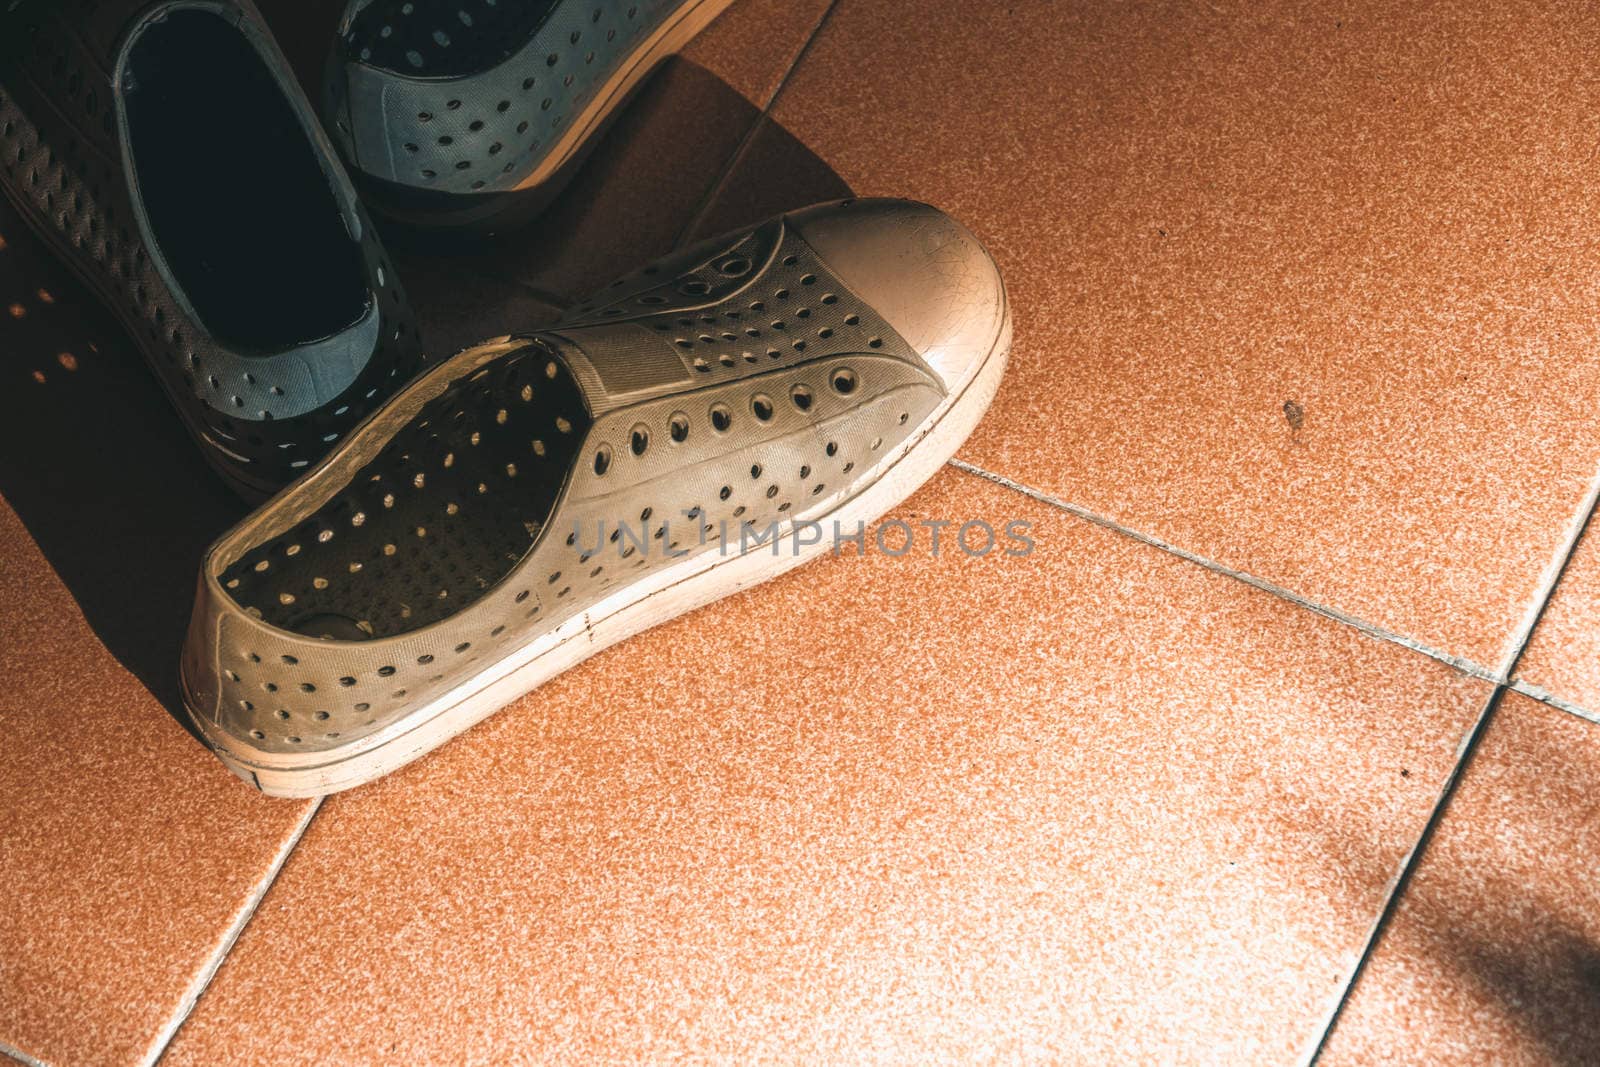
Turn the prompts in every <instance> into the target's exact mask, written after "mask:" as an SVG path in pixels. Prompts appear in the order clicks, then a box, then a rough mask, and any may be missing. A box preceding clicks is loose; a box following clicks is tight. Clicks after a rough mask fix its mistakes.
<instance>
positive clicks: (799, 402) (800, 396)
mask: <svg viewBox="0 0 1600 1067" xmlns="http://www.w3.org/2000/svg"><path fill="white" fill-rule="evenodd" d="M789 399H790V400H791V401H793V403H794V406H795V407H797V408H799V409H800V410H801V411H810V410H811V401H812V396H811V389H810V388H809V387H808V386H804V385H797V386H795V387H794V388H793V389H791V390H789Z"/></svg>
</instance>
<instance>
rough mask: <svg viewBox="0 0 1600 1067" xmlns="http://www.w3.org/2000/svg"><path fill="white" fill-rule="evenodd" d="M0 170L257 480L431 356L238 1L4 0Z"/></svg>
mask: <svg viewBox="0 0 1600 1067" xmlns="http://www.w3.org/2000/svg"><path fill="white" fill-rule="evenodd" d="M0 189H3V190H4V192H5V195H6V196H7V197H8V198H9V199H10V200H11V201H13V202H14V203H15V204H16V206H17V208H18V210H19V211H20V213H21V215H22V216H23V218H24V219H25V220H26V221H27V222H28V223H30V224H31V225H32V227H33V228H34V229H35V230H37V231H38V232H39V233H40V234H41V235H42V236H43V238H44V239H45V241H46V242H47V243H48V244H49V245H50V246H51V247H52V248H53V249H54V250H55V252H56V253H57V254H58V255H59V256H60V257H61V258H62V259H63V260H65V261H66V262H67V264H68V265H69V266H70V267H71V268H72V269H73V271H74V272H75V273H76V274H77V275H78V276H79V277H80V278H81V279H82V280H83V281H84V282H85V283H86V284H87V285H88V286H89V288H90V289H91V290H92V291H93V292H95V293H96V294H97V295H98V296H99V297H100V298H101V299H102V300H103V301H104V302H105V303H106V305H107V306H108V307H110V308H111V310H112V311H113V312H114V313H115V314H116V315H117V317H118V318H119V319H121V321H122V323H123V325H124V326H126V327H127V329H128V330H129V332H130V333H132V334H133V336H134V338H135V339H136V340H137V342H138V344H139V347H140V349H141V350H142V351H143V352H144V354H145V357H146V358H147V359H148V361H149V363H150V366H151V367H152V368H153V369H154V371H155V373H156V376H157V377H158V378H159V379H160V380H161V383H162V385H163V386H164V387H165V389H166V392H167V394H168V395H169V396H170V397H171V399H172V402H173V404H174V405H175V406H176V407H177V409H178V412H179V414H180V415H181V416H182V417H183V420H184V422H185V423H186V424H187V425H188V427H189V429H190V431H191V432H192V433H193V435H194V437H195V439H196V440H197V441H198V442H199V443H200V445H201V448H202V449H203V450H204V451H205V454H206V456H207V458H208V459H209V460H210V462H211V464H212V465H213V466H214V467H216V469H217V470H218V471H220V472H221V473H222V475H223V476H224V477H225V478H226V479H227V480H228V481H229V482H230V483H231V484H233V485H234V486H235V487H236V488H237V489H238V490H239V491H241V492H242V493H244V494H246V495H247V496H253V497H259V496H262V495H265V494H267V493H270V492H272V491H274V490H276V489H277V488H278V487H280V486H282V485H283V484H285V483H286V482H289V481H291V480H292V479H294V478H295V477H296V476H297V475H298V474H299V473H300V472H301V471H302V470H303V469H305V468H306V467H308V466H309V465H311V464H312V463H314V462H315V461H316V460H317V459H319V458H320V457H321V456H322V455H323V454H324V453H325V452H326V451H327V450H328V449H329V448H330V447H331V446H332V445H333V443H334V442H335V441H337V440H338V439H339V438H340V437H341V436H343V434H344V433H345V432H346V431H347V430H349V429H350V428H351V427H353V426H354V425H355V424H356V423H358V422H359V421H361V419H362V418H363V417H364V416H365V415H366V414H367V413H368V412H370V411H372V410H373V409H374V408H376V407H377V406H379V405H380V404H382V403H383V401H384V400H386V399H388V397H389V396H390V395H391V394H392V393H393V392H394V391H395V390H396V389H398V388H399V387H400V386H401V385H403V384H404V383H405V382H406V381H407V380H408V379H410V378H411V377H412V376H413V375H414V374H415V373H416V372H417V371H418V370H420V369H421V366H422V357H421V355H420V350H419V345H418V336H417V329H416V325H415V323H414V321H413V319H412V316H411V313H410V311H409V309H408V308H407V306H406V302H405V297H404V295H403V294H402V292H401V290H400V283H399V281H398V280H397V279H396V278H395V276H394V268H393V267H392V266H391V265H390V264H389V261H388V259H387V258H386V257H385V255H384V251H383V248H382V247H381V246H380V245H379V243H378V241H377V238H376V236H375V234H374V233H373V228H372V224H371V222H370V221H369V220H368V218H367V216H366V214H365V212H364V211H363V210H362V207H361V204H360V203H359V201H358V200H357V199H356V194H355V190H354V189H353V188H352V186H351V183H350V180H349V177H348V175H347V174H346V173H345V171H344V169H343V167H342V166H341V165H340V163H339V161H338V158H337V156H336V155H335V154H334V152H333V149H332V147H331V145H330V144H329V142H328V140H327V138H326V137H325V135H324V134H323V132H322V130H321V128H320V127H319V125H318V123H317V120H316V117H315V115H314V114H313V111H312V108H311V106H310V105H309V104H308V102H307V101H306V99H305V97H304V95H303V94H302V93H301V92H300V90H299V88H298V87H297V86H296V84H295V81H294V78H293V76H292V75H291V74H290V72H289V69H288V67H287V65H286V64H285V62H284V58H283V56H282V54H281V53H280V52H279V50H278V48H277V46H276V45H275V44H274V43H273V41H272V39H271V37H270V36H269V34H268V32H267V30H266V29H265V27H264V25H263V24H262V22H261V19H260V17H259V15H258V14H257V12H256V10H255V8H254V7H253V6H252V5H251V4H250V3H249V2H248V0H210V2H202V3H193V2H187V3H175V2H171V0H157V2H152V0H109V2H99V3H94V2H85V0H76V2H66V0H52V2H36V0H21V2H17V0H12V2H11V3H9V4H7V3H5V0H0Z"/></svg>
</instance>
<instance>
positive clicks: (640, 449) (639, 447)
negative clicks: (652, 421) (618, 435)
mask: <svg viewBox="0 0 1600 1067" xmlns="http://www.w3.org/2000/svg"><path fill="white" fill-rule="evenodd" d="M628 447H629V449H631V450H632V452H633V454H634V455H636V456H642V455H644V454H645V450H646V449H648V448H649V447H650V427H648V426H646V425H644V424H643V423H640V424H639V425H637V426H635V427H634V428H633V430H632V431H631V432H630V433H629V434H628Z"/></svg>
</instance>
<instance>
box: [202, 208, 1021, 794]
mask: <svg viewBox="0 0 1600 1067" xmlns="http://www.w3.org/2000/svg"><path fill="white" fill-rule="evenodd" d="M1010 341H1011V318H1010V313H1009V308H1008V305H1007V302H1006V295H1005V288H1004V286H1003V285H1002V283H1001V280H1000V276H999V273H998V272H997V270H996V269H995V266H994V263H993V261H992V260H991V259H990V258H989V256H988V254H987V253H986V252H985V251H984V249H983V248H982V246H981V245H980V244H979V243H978V241H977V240H976V239H975V238H974V237H973V236H972V235H971V234H970V233H968V232H967V231H966V230H965V229H964V228H963V227H962V226H961V225H960V224H958V223H956V222H954V221H953V220H951V219H950V218H948V217H947V216H945V215H943V214H941V213H939V212H938V211H936V210H934V209H933V208H930V207H926V206H924V205H921V204H915V203H911V202H908V201H900V200H859V201H842V202H839V203H833V204H824V205H819V206H817V207H812V208H807V209H805V210H802V211H796V212H792V213H789V214H787V215H783V216H780V217H778V218H775V219H772V220H770V221H769V222H766V223H764V224H762V225H760V226H756V227H754V228H752V229H748V230H744V231H740V232H736V233H733V234H729V235H726V236H723V237H719V238H715V239H713V240H711V241H708V242H705V243H703V244H700V245H698V246H696V247H695V248H693V249H690V250H688V251H685V252H683V253H681V254H677V255H674V256H672V257H669V258H667V259H665V260H663V261H661V262H659V263H657V264H655V265H653V266H649V267H646V268H645V269H644V270H642V271H640V272H637V273H635V274H632V275H629V276H627V277H625V278H622V279H620V280H618V281H617V282H615V283H613V284H612V285H611V286H610V287H609V288H607V289H605V290H603V291H602V292H600V293H598V294H597V295H595V297H594V298H592V299H591V300H590V301H589V302H587V303H585V304H583V305H581V306H580V307H577V308H575V309H573V311H572V312H571V313H569V314H568V316H567V317H566V318H565V319H564V320H563V321H562V322H561V323H559V324H558V325H556V326H555V327H554V328H552V329H550V330H548V331H545V332H541V333H537V334H533V335H531V336H526V337H508V338H502V339H499V340H496V341H492V342H489V343H487V344H484V345H481V346H479V347H476V348H471V349H468V350H466V351H464V352H462V353H460V354H459V355H457V356H455V357H453V358H452V359H450V360H448V361H446V362H443V363H441V364H440V365H439V366H437V367H436V368H434V369H433V370H432V371H430V372H429V373H428V374H426V375H425V376H423V377H422V378H419V379H418V380H417V381H415V382H414V383H412V384H411V385H410V386H409V387H408V388H407V389H405V390H404V391H403V392H402V393H401V394H400V395H398V396H397V397H396V398H395V399H394V400H393V401H392V402H391V403H390V404H389V405H388V406H387V407H385V408H384V409H383V410H382V411H380V412H378V413H377V414H376V415H374V416H373V417H372V418H371V419H369V420H368V421H367V422H366V423H365V424H364V425H362V426H361V427H359V428H358V429H357V430H356V431H355V432H354V433H353V434H352V435H351V436H350V437H349V438H347V439H346V441H345V442H344V443H343V444H342V445H341V446H340V447H339V449H338V450H337V451H336V452H334V453H333V454H332V455H330V456H329V457H328V458H327V459H326V460H324V461H323V463H322V464H321V465H319V466H318V467H317V468H316V469H315V470H313V471H312V472H311V473H309V474H308V475H307V476H306V477H305V478H304V479H302V480H301V481H300V482H299V483H298V484H296V485H294V486H292V487H290V488H289V489H288V490H286V491H285V492H284V493H282V494H281V495H280V496H278V497H277V498H276V499H275V500H273V501H272V502H271V503H270V504H268V505H267V506H266V507H264V508H262V509H261V510H259V511H257V512H256V513H255V514H254V515H252V516H250V517H249V518H248V519H246V520H245V521H244V522H243V523H241V524H240V525H239V526H237V527H236V528H234V529H233V530H232V531H230V532H229V533H228V534H226V535H225V536H224V537H223V538H222V539H221V540H219V541H218V542H217V543H216V544H215V545H214V546H213V547H212V548H211V549H210V551H209V552H208V554H207V556H206V558H205V561H204V564H203V568H202V573H201V576H200V587H199V593H198V599H197V603H196V607H195V612H194V616H193V620H192V622H191V626H190V631H189V636H188V642H187V646H186V648H185V650H184V654H183V660H182V672H181V673H182V678H183V688H184V694H185V700H186V703H187V705H188V708H189V710H190V713H191V715H192V717H193V720H194V723H195V725H196V727H197V728H198V731H199V732H200V734H201V735H202V736H203V737H204V738H206V740H207V741H208V742H209V744H210V745H211V746H212V747H213V749H214V750H215V751H216V753H217V755H218V756H220V757H221V758H222V760H223V761H224V762H225V763H226V764H227V765H228V767H229V768H230V769H232V770H233V771H234V772H235V773H237V774H239V775H240V776H241V777H243V778H245V779H246V780H247V781H250V782H252V783H254V784H255V785H256V786H257V787H258V788H260V789H262V790H263V791H265V792H268V793H272V794H275V795H280V796H314V795H320V794H324V793H330V792H334V791H337V790H340V789H346V788H349V787H351V786H354V785H358V784H360V783H363V782H366V781H370V780H371V779H373V778H376V777H378V776H379V775H382V774H385V773H387V772H388V771H390V770H393V769H394V768H396V767H399V766H401V765H403V764H405V763H407V762H408V761H410V760H412V759H415V758H416V757H418V756H420V755H421V754H423V753H425V752H427V751H429V750H430V749H432V748H434V747H436V746H438V745H440V744H442V743H443V742H444V741H446V740H448V739H449V738H451V737H453V736H455V735H456V734H458V733H460V732H461V731H462V730H465V729H466V728H467V727H469V726H471V725H472V724H473V723H474V722H476V721H478V720H479V719H481V718H483V717H484V716H486V715H488V714H490V713H491V712H493V711H494V710H496V709H497V708H499V707H501V706H503V705H504V704H506V703H508V702H509V701H511V700H514V699H515V698H517V697H518V696H520V695H522V694H523V693H526V692H528V691H529V690H531V689H533V688H534V687H536V686H538V685H539V684H540V683H542V682H543V681H544V680H546V679H548V678H550V677H551V676H553V675H555V674H557V673H559V672H560V671H563V670H565V669H567V668H568V667H570V666H572V665H573V664H575V663H577V662H579V661H580V660H583V659H585V658H587V657H588V656H591V655H593V654H594V653H595V652H597V651H599V650H600V649H602V648H605V647H606V646H608V645H610V644H612V643H613V642H616V641H619V640H622V639H623V638H626V637H628V636H629V635H631V634H634V633H637V632H639V631H640V630H643V629H645V628H647V627H650V626H653V625H655V624H656V623H659V622H663V621H665V620H667V619H670V618H673V617H675V616H677V615H680V614H682V613H683V612H685V611H688V610H690V609H692V608H694V607H697V606H699V605H702V604H705V603H707V602H709V601H711V600H714V599H716V598H718V597H721V596H724V595H726V594H728V593H730V592H733V591H734V590H737V589H742V588H747V587H749V586H750V585H753V584H755V583H757V582H760V581H764V580H765V579H767V578H771V577H773V576H775V575H777V574H780V573H782V572H783V571H785V570H787V569H788V568H790V567H792V566H794V565H796V564H797V563H799V562H801V561H803V560H804V559H806V558H808V557H809V556H811V555H814V554H816V553H818V552H823V551H828V550H829V549H830V548H831V547H832V546H833V537H834V535H835V533H836V531H842V533H843V534H844V535H849V534H851V533H852V532H854V531H855V530H856V528H857V524H858V523H866V522H871V521H872V520H874V519H876V518H877V517H879V516H881V515H882V514H883V513H884V512H885V511H887V510H888V509H890V508H891V507H893V506H894V505H895V504H896V503H898V502H899V501H900V500H902V499H903V498H904V497H906V496H907V495H908V494H909V493H911V492H912V491H913V490H914V489H916V488H917V487H918V486H919V485H921V484H922V483H923V482H924V481H925V480H926V479H928V478H929V477H930V476H932V475H933V473H934V472H935V471H936V470H938V468H939V467H940V465H941V464H943V463H944V462H945V461H946V460H947V459H949V458H950V456H951V455H952V454H953V453H954V452H955V450H956V448H957V447H959V445H960V444H961V442H962V441H963V440H965V438H966V436H967V434H968V433H969V432H970V431H971V429H972V428H973V426H974V425H975V424H976V423H977V421H978V419H979V418H980V417H981V416H982V414H983V412H984V411H985V410H986V409H987V407H988V405H989V401H990V399H991V398H992V396H993V395H994V392H995V389H996V387H997V385H998V384H999V381H1000V375H1001V371H1002V369H1003V368H1004V365H1005V361H1006V354H1007V351H1008V349H1009V347H1010ZM836 523H837V524H838V526H837V527H835V524H836ZM813 524H815V525H813ZM802 533H804V534H805V536H800V535H801V534H802ZM774 537H776V538H777V539H778V541H779V542H780V544H781V549H780V550H775V549H774V547H773V540H772V539H773V538H774Z"/></svg>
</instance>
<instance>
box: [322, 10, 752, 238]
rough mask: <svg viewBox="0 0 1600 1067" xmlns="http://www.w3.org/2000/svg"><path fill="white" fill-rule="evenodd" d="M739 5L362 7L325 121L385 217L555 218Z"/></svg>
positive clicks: (449, 225)
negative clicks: (633, 104) (647, 91)
mask: <svg viewBox="0 0 1600 1067" xmlns="http://www.w3.org/2000/svg"><path fill="white" fill-rule="evenodd" d="M729 3H731V0H350V2H349V4H348V6H347V7H346V9H345V14H344V18H343V20H342V22H341V24H340V34H339V39H338V41H337V43H336V44H335V47H334V50H333V54H332V56H331V59H330V62H329V65H328V74H327V79H326V82H325V90H326V91H325V95H324V112H325V116H326V118H327V123H328V128H329V129H330V130H331V131H332V132H333V134H334V137H335V138H336V139H337V141H338V144H339V147H340V150H341V151H342V152H343V153H344V156H345V159H346V160H347V161H348V162H349V164H350V167H351V169H352V170H354V171H356V172H357V173H359V174H360V175H361V176H362V177H363V178H364V179H365V181H364V184H365V185H366V187H367V188H366V191H367V193H368V196H369V199H370V200H371V202H372V203H373V205H374V207H376V208H377V209H378V210H379V211H381V212H383V213H384V214H387V215H390V216H392V217H394V218H396V219H399V220H401V221H403V222H406V223H409V224H411V225H413V226H417V227H421V228H425V229H466V230H468V231H470V232H478V233H492V232H495V231H497V230H499V229H503V228H507V227H511V226H514V225H516V224H518V223H520V222H523V221H526V220H527V219H529V218H531V217H532V216H533V215H536V214H537V213H538V212H539V211H541V210H542V209H543V208H544V207H545V206H546V205H547V204H548V203H549V201H550V200H551V199H553V198H554V196H555V195H556V194H557V193H558V192H560V190H561V189H562V188H563V187H564V186H565V185H566V183H567V182H568V181H569V180H570V179H571V177H572V175H573V173H574V172H575V171H576V170H577V168H578V167H579V166H580V165H581V164H582V162H583V160H584V158H585V157H586V155H587V153H588V151H589V150H590V149H592V148H593V147H594V145H595V143H596V141H597V140H598V139H599V135H600V133H601V132H602V131H603V130H604V129H605V128H606V125H607V124H608V123H609V122H610V120H611V119H612V118H613V117H614V116H615V115H616V114H617V112H618V110H619V109H620V108H621V106H622V104H623V103H624V102H625V101H626V100H627V99H628V97H629V95H630V94H631V93H632V92H633V91H634V90H635V89H636V88H638V87H639V86H640V85H641V84H642V83H643V82H644V80H645V78H646V77H647V76H648V75H649V74H650V72H651V71H652V70H654V69H655V67H656V65H657V64H658V63H660V62H661V61H662V60H663V59H666V58H667V57H668V56H670V55H672V54H673V53H674V52H676V51H678V50H679V49H680V48H682V47H683V46H684V45H685V44H686V43H688V41H689V40H690V39H691V38H692V37H693V36H694V35H695V34H697V33H699V32H700V30H702V29H704V28H705V26H706V25H707V24H708V23H710V22H711V20H712V19H714V18H716V16H717V15H718V14H720V13H721V12H722V10H723V9H724V8H726V7H727V6H728V4H729Z"/></svg>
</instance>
